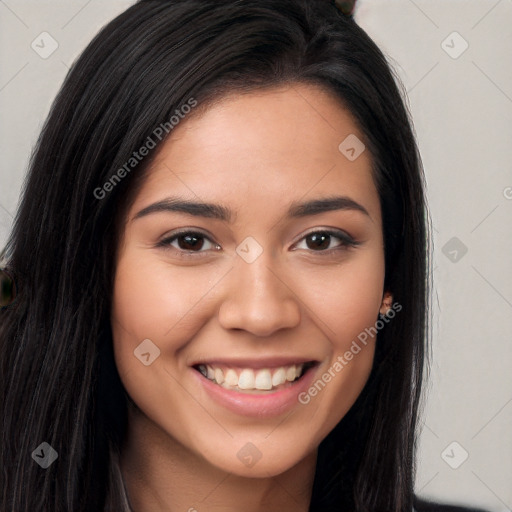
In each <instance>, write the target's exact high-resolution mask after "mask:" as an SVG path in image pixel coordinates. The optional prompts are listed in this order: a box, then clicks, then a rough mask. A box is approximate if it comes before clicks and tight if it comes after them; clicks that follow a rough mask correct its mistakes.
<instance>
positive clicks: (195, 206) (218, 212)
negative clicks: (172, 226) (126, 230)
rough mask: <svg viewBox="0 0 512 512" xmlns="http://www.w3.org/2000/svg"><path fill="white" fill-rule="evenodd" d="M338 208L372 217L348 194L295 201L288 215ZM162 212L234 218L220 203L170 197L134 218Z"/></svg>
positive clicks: (301, 215)
mask: <svg viewBox="0 0 512 512" xmlns="http://www.w3.org/2000/svg"><path fill="white" fill-rule="evenodd" d="M336 210H352V211H359V212H361V213H363V214H364V215H366V216H368V217H369V218H370V219H371V216H370V214H369V213H368V210H366V208H365V207H364V206H362V205H361V204H359V203H358V202H356V201H354V200H353V199H350V198H349V197H346V196H334V197H326V198H322V199H314V200H312V201H306V202H302V203H301V202H298V201H296V202H293V203H292V204H291V206H290V208H289V209H288V217H291V218H299V217H308V216H311V215H319V214H321V213H325V212H330V211H336ZM161 212H180V213H186V214H188V215H193V216H194V217H205V218H208V219H216V220H221V221H224V222H231V220H232V219H233V218H234V214H233V212H232V211H231V210H230V209H229V208H226V207H225V206H222V205H220V204H214V203H204V202H198V201H191V200H188V199H181V198H177V197H169V198H166V199H163V200H162V201H158V202H156V203H154V204H151V205H149V206H147V207H146V208H144V209H142V210H141V211H140V212H138V213H137V214H136V215H135V216H134V217H133V220H136V219H140V218H141V217H145V216H147V215H150V214H152V213H161Z"/></svg>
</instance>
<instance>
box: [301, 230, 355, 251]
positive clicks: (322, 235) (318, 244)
mask: <svg viewBox="0 0 512 512" xmlns="http://www.w3.org/2000/svg"><path fill="white" fill-rule="evenodd" d="M357 245H360V242H357V241H356V240H354V239H353V238H352V237H351V236H350V235H348V234H347V233H345V232H343V231H315V232H313V233H309V234H308V235H306V236H305V237H304V238H302V240H300V242H299V243H298V244H297V245H296V247H295V248H296V249H305V250H309V251H313V252H318V253H320V252H325V253H330V252H331V251H334V250H343V249H348V248H350V247H356V246H357Z"/></svg>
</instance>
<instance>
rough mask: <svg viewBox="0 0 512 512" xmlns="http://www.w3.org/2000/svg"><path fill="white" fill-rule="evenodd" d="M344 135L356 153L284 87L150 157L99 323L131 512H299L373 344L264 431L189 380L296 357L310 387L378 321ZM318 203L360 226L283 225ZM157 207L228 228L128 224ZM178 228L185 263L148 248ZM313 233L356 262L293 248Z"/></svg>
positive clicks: (313, 98) (363, 197)
mask: <svg viewBox="0 0 512 512" xmlns="http://www.w3.org/2000/svg"><path fill="white" fill-rule="evenodd" d="M349 134H355V135H356V136H357V137H358V138H359V139H360V140H364V136H363V134H362V133H361V132H360V130H359V129H358V127H357V125H356V123H355V122H354V119H353V118H352V116H351V115H350V114H349V112H348V111H347V110H346V109H345V108H344V107H343V106H342V105H341V103H340V102H339V101H338V100H337V99H335V98H334V97H333V96H331V95H330V94H328V93H326V92H324V91H322V90H321V89H319V88H317V87H315V86H311V85H301V84H293V85H290V86H286V87H279V88H274V89H268V90H263V91H258V92H251V93H249V94H244V95H230V96H228V97H226V98H224V99H223V100H222V101H220V102H217V103H216V104H214V105H213V106H212V107H211V108H209V109H207V110H206V111H205V112H203V113H201V115H192V116H189V117H188V118H187V119H185V120H184V121H182V122H181V123H180V124H179V125H178V126H177V127H176V128H175V129H174V130H173V132H172V136H171V137H170V138H169V139H168V140H167V141H166V142H165V144H164V145H163V146H162V148H161V149H160V150H159V153H158V157H157V158H156V159H155V161H154V163H153V165H152V166H151V168H150V169H149V171H148V173H147V178H146V179H145V181H144V182H143V184H142V186H141V188H140V189H139V191H138V193H137V194H136V197H135V200H134V202H133V204H132V205H131V207H130V208H129V211H128V214H127V217H126V222H125V224H124V231H123V233H122V241H121V243H120V246H119V251H118V256H117V267H116V275H115V283H114V300H113V311H112V328H113V339H114V352H115V358H116V364H117V367H118V369H119V373H120V376H121V379H122V382H123V385H124V386H125V388H126V390H127V392H128V394H129V395H130V397H131V399H132V400H133V402H134V403H135V404H136V407H133V406H130V410H129V424H128V436H127V441H126V445H125V447H124V449H123V452H122V458H121V469H122V473H123V476H124V478H125V482H126V486H127V491H128V494H129V497H130V500H131V502H132V505H133V507H134V510H135V511H136V512H140V511H146V510H151V511H160V510H162V511H163V510H177V511H181V510H182V511H190V512H193V511H194V510H197V511H198V512H203V511H215V512H219V511H225V512H227V511H240V510H244V512H256V511H261V510H282V511H285V512H286V511H292V510H293V511H294V512H297V511H307V510H308V506H309V502H310V499H311V490H312V485H313V478H314V474H315V464H316V455H317V448H318V445H319V444H320V442H321V441H322V440H323V439H324V438H325V437H326V435H327V434H328V433H329V432H330V431H331V430H332V429H333V428H334V427H335V425H336V424H337V423H338V422H339V421H340V419H341V418H342V417H343V416H344V415H345V414H346V413H347V411H348V410H349V409H350V407H351V406H352V404H353V403H354V402H355V400H356V398H357V397H358V395H359V394H360V393H361V391H362V389H363V387H364V385H365V383H366V381H367V379H368V376H369V374H370V370H371V366H372V361H373V356H374V345H375V343H374V341H375V340H371V342H370V343H368V344H367V346H365V347H363V349H362V350H361V351H360V352H359V353H358V354H357V355H356V356H354V358H353V359H352V360H351V361H350V363H349V364H347V365H346V366H345V367H344V369H343V371H341V372H339V373H337V374H336V377H335V378H333V379H332V380H331V381H330V382H329V383H328V385H326V386H325V388H324V389H323V390H322V391H321V392H319V393H318V394H317V396H315V397H314V398H312V399H311V401H310V402H309V403H307V404H305V405H303V404H300V403H297V404H295V405H294V406H293V408H292V409H291V410H290V411H288V412H287V413H284V414H281V415H277V416H274V417H270V418H268V417H267V418H254V417H250V418H249V417H246V416H244V415H241V414H236V413H234V412H232V411H229V410H227V409H225V408H224V407H222V406H221V405H219V404H217V403H215V402H213V401H212V400H211V399H210V397H209V395H208V394H207V393H206V392H205V390H204V389H203V387H202V385H200V381H198V379H197V378H196V375H195V374H194V372H196V370H194V369H192V368H191V367H190V365H191V364H192V362H193V361H197V360H198V358H199V359H201V358H204V359H213V358H221V357H235V356H237V357H247V358H257V357H262V356H282V355H286V356H297V357H305V358H308V359H311V360H316V361H318V362H319V365H318V366H317V367H316V368H315V370H314V371H315V379H314V381H315V380H316V379H317V378H320V377H321V376H322V374H324V373H325V372H326V371H327V370H328V369H329V368H331V367H332V366H333V365H334V363H335V361H336V360H337V357H338V356H340V355H343V354H344V353H345V352H346V351H347V350H348V349H349V347H350V345H351V343H352V341H353V340H355V339H356V338H357V336H358V334H359V333H361V332H362V331H364V329H365V328H367V327H370V326H373V325H374V324H375V321H376V320H377V318H378V314H379V311H383V308H384V309H385V308H386V307H385V306H384V305H383V303H382V302H383V298H386V297H387V302H388V303H389V296H386V297H385V294H384V290H383V283H384V270H385V269H384V248H383V235H382V219H381V210H380V201H379V196H378V193H377V190H376V188H375V185H374V182H373V179H372V173H371V159H370V155H369V152H368V151H364V152H363V153H362V154H361V155H360V156H359V157H358V158H357V159H356V160H355V161H353V162H351V161H349V160H348V159H347V158H346V157H345V156H344V155H343V154H342V153H341V152H340V151H339V150H338V146H339V144H340V143H341V142H342V141H343V140H344V139H345V138H346V137H347V136H348V135H349ZM333 195H342V196H346V197H349V198H350V199H352V200H353V201H356V202H357V203H359V204H360V205H361V206H363V207H364V209H366V211H367V213H368V215H367V214H365V213H363V212H361V211H358V210H356V209H342V210H339V209H338V210H333V211H326V212H323V213H318V214H313V215H308V216H305V217H300V218H292V217H290V216H289V215H288V209H289V207H290V205H291V204H292V203H294V202H304V201H310V200H313V199H322V198H326V197H332V196H333ZM170 196H173V197H175V196H179V197H181V198H185V199H188V200H192V201H201V202H208V203H216V204H220V205H222V206H224V207H225V208H228V209H229V210H231V212H232V218H231V219H228V220H226V221H222V220H218V219H212V218H207V217H201V216H194V215H191V214H188V213H181V212H173V211H163V212H156V213H150V214H147V215H144V216H140V217H138V218H136V217H137V214H138V212H140V211H141V210H143V209H145V208H146V207H148V206H150V205H152V204H154V203H156V202H158V201H161V200H164V199H165V198H167V197H170ZM182 228H193V230H192V231H195V232H196V231H200V232H203V233H204V234H205V236H206V237H207V238H206V239H203V240H202V243H203V246H202V247H199V252H198V251H196V252H192V253H190V251H189V252H188V253H187V251H185V250H183V247H184V246H183V244H182V243H181V242H180V241H179V240H177V239H174V240H173V241H171V242H169V243H168V244H167V247H160V246H158V244H159V242H160V241H162V240H165V239H169V238H171V236H172V235H173V234H175V232H176V231H177V230H178V229H180V230H181V229H182ZM322 228H323V230H324V231H325V229H326V228H332V229H337V230H341V231H343V232H345V233H348V234H349V235H350V236H351V237H353V238H354V239H355V240H356V241H357V242H359V245H357V246H355V247H350V246H343V245H340V240H339V239H337V238H335V237H333V238H331V239H330V242H329V241H328V242H327V246H328V247H327V248H320V249H318V248H317V247H318V245H315V244H314V243H313V244H308V242H307V241H308V240H309V242H311V237H309V238H308V237H306V235H309V234H311V233H312V232H315V231H321V230H322ZM247 237H253V238H254V239H255V240H256V241H257V242H258V244H259V245H260V246H261V248H262V249H263V252H262V254H261V255H260V256H259V257H258V258H257V259H256V260H255V261H254V262H252V263H247V262H246V261H244V259H242V258H241V257H240V256H239V255H238V254H237V252H236V248H237V247H238V246H239V245H240V244H241V243H242V242H243V241H244V240H245V239H246V238H247ZM209 241H211V243H209ZM180 244H181V245H180ZM194 247H197V246H194ZM324 247H325V246H324ZM180 248H181V249H180ZM185 248H190V246H185ZM180 251H181V252H180ZM184 254H185V255H184ZM187 254H188V256H187ZM145 339H150V340H151V341H152V342H153V343H154V344H155V345H156V346H157V347H158V349H159V350H160V356H159V357H158V358H156V359H155V360H154V362H153V363H152V364H151V365H149V366H145V365H144V364H141V362H140V360H139V359H138V358H137V357H134V350H135V349H136V348H137V346H138V345H139V344H140V343H141V341H142V340H145ZM248 442H250V443H252V444H253V445H255V446H256V447H257V449H258V450H259V452H260V453H261V459H260V460H259V461H258V462H257V463H256V464H255V465H253V466H252V467H248V466H247V465H245V464H243V463H241V461H240V459H239V458H238V457H237V453H238V451H239V450H240V449H241V448H242V447H244V446H245V445H246V444H247V443H248Z"/></svg>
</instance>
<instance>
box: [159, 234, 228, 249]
mask: <svg viewBox="0 0 512 512" xmlns="http://www.w3.org/2000/svg"><path fill="white" fill-rule="evenodd" d="M158 246H159V247H164V248H166V249H169V248H171V249H174V250H176V251H179V252H183V253H192V252H197V253H202V252H207V251H209V250H217V251H218V250H220V246H219V245H217V244H214V243H213V242H212V241H211V240H210V239H209V238H208V237H207V236H206V235H203V234H202V233H196V232H194V231H182V232H181V233H176V234H175V235H173V236H170V237H168V238H166V239H164V240H162V241H161V242H160V243H159V244H158Z"/></svg>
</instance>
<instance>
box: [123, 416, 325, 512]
mask: <svg viewBox="0 0 512 512" xmlns="http://www.w3.org/2000/svg"><path fill="white" fill-rule="evenodd" d="M316 458H317V453H316V450H315V451H314V452H312V453H311V454H310V455H308V456H307V457H306V458H304V459H303V460H301V461H300V462H299V463H298V464H297V465H296V466H294V467H292V468H290V469H288V470H287V471H285V472H284V473H282V474H280V475H277V476H273V477H268V478H247V477H242V476H238V475H234V474H232V473H227V472H225V471H223V470H221V469H219V468H217V467H215V466H213V465H212V464H210V463H209V462H208V461H206V460H205V459H204V458H202V457H201V456H200V455H198V454H196V453H194V452H193V451H191V450H189V449H188V448H186V447H185V446H184V445H183V444H181V443H179V442H178V441H177V440H176V439H174V438H172V437H171V436H169V435H168V434H167V433H166V432H164V431H162V430H161V429H160V428H159V427H157V426H156V425H155V424H154V423H153V422H152V421H151V420H149V418H147V417H146V416H145V415H144V414H143V413H141V412H136V411H134V410H133V408H131V407H130V408H129V419H128V431H127V437H126V442H125V446H124V448H123V450H122V453H121V460H120V467H121V472H122V475H123V479H124V482H125V485H126V489H127V493H128V497H129V500H130V503H131V506H132V509H133V512H146V511H149V510H151V511H152V512H160V511H162V512H163V511H166V512H168V511H173V512H174V511H180V512H181V511H183V512H240V510H243V511H244V512H262V511H267V510H279V511H281V512H307V511H308V510H309V504H310V501H311V492H312V488H313V480H314V476H315V467H316Z"/></svg>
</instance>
